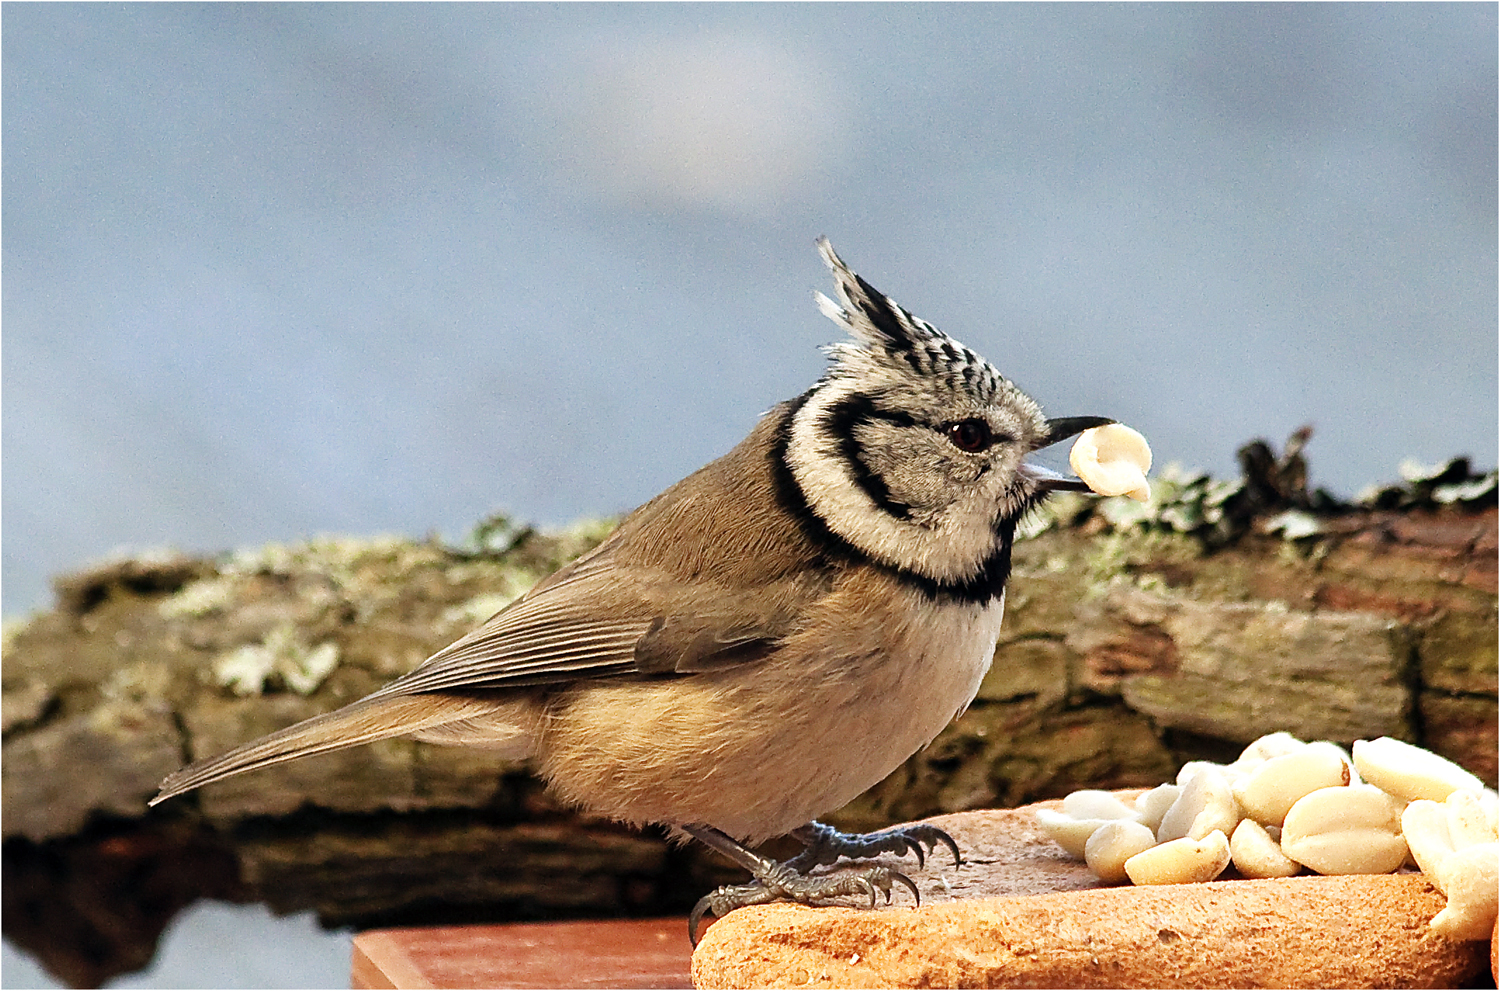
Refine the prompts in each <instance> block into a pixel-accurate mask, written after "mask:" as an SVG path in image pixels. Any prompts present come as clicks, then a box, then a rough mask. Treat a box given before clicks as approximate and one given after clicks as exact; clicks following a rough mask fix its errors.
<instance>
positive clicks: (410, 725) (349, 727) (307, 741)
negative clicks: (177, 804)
mask: <svg viewBox="0 0 1500 991" xmlns="http://www.w3.org/2000/svg"><path fill="white" fill-rule="evenodd" d="M494 708H495V706H494V703H493V702H488V701H485V700H483V699H478V698H473V697H469V698H465V697H463V696H457V695H440V694H422V695H385V696H380V695H375V696H371V697H369V698H364V699H361V700H359V701H358V702H354V703H351V704H350V705H346V706H344V707H343V708H342V709H338V710H335V711H334V712H329V713H325V714H323V715H321V716H314V717H312V718H311V719H304V720H303V721H302V722H300V723H296V724H295V725H292V726H288V727H287V728H286V729H283V730H277V731H276V732H275V733H271V734H269V735H267V736H263V737H261V738H260V739H258V740H251V741H250V742H249V743H246V744H244V745H243V746H239V747H236V748H235V749H233V750H230V751H229V752H227V753H223V754H220V755H219V756H217V757H210V758H208V759H207V760H200V761H196V762H194V763H192V764H189V765H188V766H187V767H184V768H182V769H181V770H179V771H174V772H172V773H171V774H169V775H167V776H166V778H165V779H163V780H162V783H161V790H160V791H159V792H157V794H156V797H155V798H153V799H152V800H151V802H150V804H152V805H155V804H157V803H158V802H164V801H166V800H167V799H169V798H171V797H172V796H173V795H181V794H182V793H183V792H185V791H192V790H193V789H194V788H199V787H201V786H203V785H206V784H209V783H211V782H214V781H218V780H220V779H222V778H227V777H230V776H231V775H235V774H240V773H241V772H244V771H253V770H255V769H257V768H261V767H270V766H271V765H272V764H280V763H282V762H283V761H289V760H296V759H297V758H299V757H310V756H312V755H313V754H326V753H330V752H332V751H334V750H343V749H344V748H345V747H355V746H358V745H360V744H362V743H373V742H374V741H376V740H386V739H390V738H391V737H395V736H409V735H415V734H420V733H421V732H422V731H423V730H426V729H429V728H431V727H435V726H440V725H442V724H445V723H452V722H456V721H461V720H470V719H475V718H482V717H484V716H486V715H490V714H492V713H493V711H494Z"/></svg>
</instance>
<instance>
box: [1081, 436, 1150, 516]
mask: <svg viewBox="0 0 1500 991" xmlns="http://www.w3.org/2000/svg"><path fill="white" fill-rule="evenodd" d="M1068 464H1070V465H1072V466H1073V471H1074V472H1076V473H1077V474H1078V477H1079V478H1081V479H1083V481H1084V484H1085V485H1087V486H1088V487H1089V488H1091V489H1093V490H1094V491H1095V492H1097V493H1099V494H1100V495H1104V496H1119V495H1123V496H1130V498H1132V499H1139V500H1140V501H1141V502H1145V501H1146V500H1148V499H1150V498H1151V487H1150V486H1149V485H1147V484H1146V472H1148V471H1150V470H1151V446H1150V445H1149V444H1147V443H1146V438H1144V437H1142V436H1141V435H1140V433H1138V432H1137V431H1135V430H1132V429H1130V428H1129V427H1127V426H1125V425H1124V424H1123V423H1111V424H1109V425H1108V426H1103V427H1094V428H1092V429H1089V430H1085V431H1084V432H1083V433H1081V434H1079V435H1078V440H1077V441H1075V442H1074V444H1073V450H1072V451H1071V452H1070V453H1069V454H1068Z"/></svg>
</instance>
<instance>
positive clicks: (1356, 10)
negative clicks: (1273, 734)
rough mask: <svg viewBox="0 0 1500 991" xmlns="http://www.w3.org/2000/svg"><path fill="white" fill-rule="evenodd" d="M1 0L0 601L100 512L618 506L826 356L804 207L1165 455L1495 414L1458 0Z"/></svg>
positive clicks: (1396, 456)
mask: <svg viewBox="0 0 1500 991" xmlns="http://www.w3.org/2000/svg"><path fill="white" fill-rule="evenodd" d="M0 19H3V37H0V42H3V59H0V69H3V86H4V90H3V137H4V141H3V170H4V189H3V194H4V195H3V225H4V227H3V233H4V239H3V266H4V268H3V276H4V292H3V307H0V309H3V312H0V317H3V323H4V336H3V344H4V349H3V445H4V472H3V503H4V505H3V509H4V512H3V541H0V543H3V578H4V581H3V597H4V612H5V615H6V616H16V615H19V614H23V613H24V612H26V611H28V610H31V609H35V608H43V607H46V606H47V605H49V604H50V592H49V590H48V585H47V582H48V579H49V577H50V576H52V575H55V574H57V573H58V572H61V571H65V570H68V569H73V568H77V567H78V566H80V565H82V564H84V563H86V562H89V561H92V560H96V559H98V558H100V557H102V556H104V555H106V554H109V553H111V552H113V551H115V550H117V549H120V548H134V549H140V548H146V547H156V546H164V545H170V546H175V547H178V548H181V549H183V550H187V551H201V552H216V551H221V550H224V549H228V548H231V547H235V546H242V545H247V544H255V543H259V542H264V541H268V540H291V539H297V538H301V537H305V536H310V535H313V534H318V533H354V534H373V533H377V532H395V533H404V534H413V535H421V534H425V533H429V532H433V531H436V532H439V533H442V534H444V535H447V536H449V537H453V538H458V537H460V536H462V535H463V534H464V533H466V532H467V530H468V529H469V528H470V527H471V526H472V524H473V523H474V522H475V521H477V520H478V519H479V518H481V517H483V516H484V515H486V514H488V513H490V512H492V511H495V510H504V511H506V512H509V513H512V514H513V515H515V516H517V517H519V518H523V519H526V520H531V521H536V522H540V523H543V524H554V525H555V524H563V523H566V522H568V521H570V520H572V519H574V518H576V517H578V516H581V515H601V514H608V513H615V512H619V511H622V510H626V509H629V508H631V507H633V506H635V505H637V504H639V503H641V502H643V501H644V500H646V499H647V498H649V497H650V496H652V495H653V494H655V493H656V492H658V491H660V490H661V489H663V488H665V487H666V486H667V485H669V484H670V483H672V482H673V481H675V480H677V479H678V478H680V477H681V476H683V475H685V474H687V473H688V472H690V471H692V470H693V469H695V468H697V467H698V466H699V465H701V464H703V463H704V462H706V461H708V460H710V459H711V458H713V457H715V456H716V455H718V454H721V453H723V452H724V451H726V450H727V449H729V448H730V447H731V446H732V445H733V444H734V443H735V442H736V441H738V440H739V439H740V438H741V437H742V436H743V435H744V434H745V433H746V432H747V431H748V430H749V429H750V427H751V425H752V424H753V423H754V420H755V418H756V417H757V415H759V414H760V413H761V412H763V411H764V410H766V409H767V408H769V407H770V406H772V405H773V404H774V403H776V402H777V401H779V400H781V399H784V398H787V397H789V396H792V395H795V394H797V393H799V392H801V391H802V390H803V389H805V388H806V387H807V386H808V385H809V384H811V382H812V381H813V380H814V379H815V378H816V377H817V375H818V374H819V373H820V371H821V369H822V367H823V359H822V357H821V355H820V354H819V352H818V350H817V348H818V346H820V345H822V344H825V343H827V342H829V341H831V340H834V339H835V338H836V336H837V330H836V328H835V327H834V326H833V324H831V323H829V322H828V321H827V320H826V319H824V318H823V317H821V316H820V315H819V314H818V312H817V310H816V308H815V307H814V305H813V301H812V298H813V292H814V291H815V290H819V289H826V288H827V287H828V284H829V282H828V278H827V275H826V273H825V272H824V270H823V268H822V266H821V263H820V262H819V260H818V257H817V254H816V252H815V250H814V247H813V240H814V238H815V237H816V236H817V235H819V234H826V235H828V236H829V237H830V238H831V239H832V240H833V243H834V244H835V246H836V247H837V248H838V250H839V251H840V253H841V254H842V255H843V256H844V258H845V259H846V260H847V261H848V262H849V263H850V264H851V265H852V266H853V267H854V268H855V270H856V271H858V272H860V273H861V274H862V275H864V276H865V277H866V278H868V279H869V280H870V281H871V282H872V283H873V284H874V285H876V286H877V287H879V288H881V289H882V290H884V291H886V292H888V293H890V294H891V295H892V296H893V297H895V298H896V299H897V300H899V301H900V302H901V303H902V304H904V305H906V306H907V307H908V308H910V309H912V310H913V311H914V312H916V313H917V314H918V315H919V316H922V317H924V318H926V319H928V320H930V321H932V322H934V323H936V324H937V325H938V326H939V327H941V328H943V329H944V330H946V331H948V332H949V333H951V334H952V335H954V336H955V337H957V338H959V339H960V340H963V341H964V342H965V343H967V344H969V345H970V346H972V347H974V348H975V349H976V350H978V351H980V352H981V353H982V354H984V355H986V356H987V357H989V358H990V359H991V360H992V361H993V362H994V363H995V364H996V365H997V366H998V367H999V368H1000V369H1001V371H1002V372H1003V373H1005V374H1006V375H1008V376H1009V377H1010V378H1012V379H1013V380H1014V381H1015V382H1017V383H1018V384H1019V385H1020V386H1021V387H1022V388H1024V389H1026V390H1027V391H1028V392H1030V393H1031V394H1032V395H1033V396H1034V397H1036V398H1037V399H1038V400H1039V401H1040V402H1041V403H1042V405H1043V407H1044V408H1045V409H1046V410H1047V411H1048V412H1049V413H1051V414H1052V415H1064V414H1101V415H1108V416H1112V417H1115V418H1118V419H1120V420H1122V421H1124V422H1127V423H1129V424H1131V425H1133V426H1135V427H1136V428H1138V429H1140V430H1141V431H1142V432H1143V433H1145V435H1146V436H1147V437H1148V438H1150V440H1151V442H1152V446H1153V448H1154V450H1155V454H1156V460H1157V464H1158V465H1161V464H1165V463H1167V462H1170V461H1177V462H1180V463H1182V464H1184V465H1188V466H1194V467H1201V468H1205V469H1209V470H1211V471H1213V472H1215V473H1217V474H1224V475H1230V474H1233V473H1234V470H1235V468H1234V460H1233V455H1234V451H1235V449H1236V448H1237V447H1238V446H1239V445H1240V444H1242V443H1243V442H1245V441H1246V440H1249V439H1251V438H1253V437H1256V436H1265V437H1269V438H1271V439H1273V440H1274V441H1275V442H1276V443H1277V444H1278V445H1279V444H1280V441H1281V440H1282V438H1284V437H1285V436H1286V434H1287V433H1289V432H1290V431H1291V430H1292V429H1294V428H1296V427H1297V426H1299V425H1301V424H1303V423H1307V422H1311V423H1313V424H1314V425H1315V427H1316V430H1317V432H1316V434H1315V436H1314V439H1313V441H1312V444H1311V446H1310V448H1309V452H1308V454H1309V459H1310V462H1311V468H1312V476H1313V479H1312V480H1313V483H1314V484H1316V485H1323V486H1326V487H1328V488H1330V489H1332V490H1333V491H1335V492H1336V493H1338V494H1341V495H1344V496H1352V495H1354V494H1355V493H1356V492H1358V490H1359V489H1361V488H1362V487H1364V486H1365V485H1367V484H1369V483H1372V482H1377V481H1388V480H1394V479H1395V478H1396V477H1397V466H1398V465H1399V463H1400V462H1401V461H1402V460H1403V459H1404V458H1408V457H1410V458H1416V459H1418V460H1422V461H1429V462H1430V461H1438V460H1441V459H1444V458H1446V457H1449V456H1451V455H1454V454H1460V453H1468V454H1472V455H1474V457H1475V461H1476V463H1477V465H1479V466H1481V467H1489V466H1492V465H1494V464H1495V461H1496V447H1497V436H1496V423H1497V415H1496V410H1497V403H1500V398H1497V329H1496V328H1497V312H1496V296H1497V294H1496V271H1497V254H1496V185H1497V184H1496V174H1497V165H1496V78H1497V72H1496V50H1497V36H1496V7H1495V6H1494V5H1493V4H1466V5H1445V4H1420V5H1404V4H1403V5H1361V4H1340V5H1333V6H1322V5H1311V4H1308V5H1300V4H1299V5H1291V6H1261V5H1253V4H1233V5H1195V4H1174V5H1167V6H1150V5H1131V6H1091V5H1063V6H1029V5H1010V4H1000V5H975V6H970V5H962V6H947V5H932V6H928V5H923V6H907V5H901V4H888V5H873V6H846V5H842V4H820V5H815V6H801V5H751V6H741V5H735V4H725V5H712V6H696V5H667V6H658V5H630V6H593V5H587V4H576V5H573V4H570V5H563V6H530V5H497V6H488V5H454V6H435V7H434V6H420V5H403V4H396V5H378V6H364V5H318V6H270V5H266V6H230V5H215V6H204V7H200V6H185V5H175V4H174V5H141V6H134V5H126V6H93V5H90V6H73V5H68V4H42V5H30V4H16V3H9V4H6V5H5V6H4V8H3V12H0ZM268 924H269V923H268ZM221 928H223V929H224V931H226V932H230V933H245V934H247V935H246V937H245V938H247V939H250V938H257V937H255V936H254V933H256V932H257V931H258V930H256V929H255V926H254V925H253V924H251V923H250V922H243V923H239V924H236V925H233V926H228V927H221ZM298 931H299V932H300V930H298ZM184 938H186V937H184ZM226 938H227V937H226ZM259 938H264V937H259ZM277 938H281V937H277ZM287 938H290V937H287ZM299 938H300V937H299ZM306 938H307V940H308V941H309V945H313V944H316V945H318V946H327V947H335V946H336V947H337V952H338V953H341V954H344V956H343V958H342V959H343V962H342V963H340V964H338V966H339V967H347V940H343V939H342V938H341V937H333V936H330V937H319V936H318V935H317V934H313V933H311V930H310V928H309V929H308V934H307V935H306ZM216 952H217V951H216ZM329 952H333V951H332V950H330V951H329ZM314 955H315V954H314V951H313V950H312V949H308V950H307V951H306V952H305V953H299V954H292V955H291V956H296V957H300V958H309V959H310V958H311V957H312V956H314ZM327 959H329V960H331V959H332V958H331V957H330V958H327ZM292 965H293V963H292V961H288V966H292ZM323 966H325V967H330V966H333V964H331V963H327V962H326V961H325V962H324V964H323ZM5 967H6V972H5V978H4V979H5V983H6V984H7V985H8V986H12V987H14V986H20V985H19V984H16V983H14V982H13V980H12V978H13V977H14V976H15V975H18V974H24V973H29V972H26V971H24V961H23V962H17V958H16V957H15V956H14V955H13V954H12V953H11V952H10V951H9V950H8V949H7V955H6V957H5ZM18 968H20V969H18ZM327 972H328V971H327V970H324V971H316V970H314V971H313V972H311V973H312V974H313V975H316V974H326V973H327ZM16 979H17V980H19V979H20V978H16ZM160 979H161V980H172V979H174V978H169V977H162V978H160ZM176 979H180V980H183V981H184V982H187V983H191V982H192V979H191V978H187V977H184V978H176ZM28 980H35V978H32V977H28ZM266 980H268V981H269V982H270V983H276V982H277V981H278V980H279V981H280V982H281V983H287V984H295V983H299V982H305V983H326V982H327V981H326V978H324V979H321V980H320V979H318V978H317V977H315V976H306V977H303V978H301V980H300V981H299V978H298V976H297V973H296V972H293V971H288V972H287V973H285V974H283V975H281V977H280V978H278V979H270V978H267V979H266ZM201 982H204V983H210V984H220V985H224V986H228V985H227V984H226V982H225V981H224V980H223V979H222V978H204V979H202V980H201Z"/></svg>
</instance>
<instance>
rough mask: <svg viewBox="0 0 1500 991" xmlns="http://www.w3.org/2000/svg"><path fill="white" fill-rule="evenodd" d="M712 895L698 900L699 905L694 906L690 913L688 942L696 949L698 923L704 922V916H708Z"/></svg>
mask: <svg viewBox="0 0 1500 991" xmlns="http://www.w3.org/2000/svg"><path fill="white" fill-rule="evenodd" d="M712 898H713V895H712V894H708V895H704V896H703V897H702V898H700V899H698V904H696V905H694V906H693V910H692V912H690V913H688V942H689V943H691V944H693V947H694V948H695V949H696V948H697V946H698V923H700V922H702V921H703V916H704V915H706V914H708V906H709V903H710V899H712Z"/></svg>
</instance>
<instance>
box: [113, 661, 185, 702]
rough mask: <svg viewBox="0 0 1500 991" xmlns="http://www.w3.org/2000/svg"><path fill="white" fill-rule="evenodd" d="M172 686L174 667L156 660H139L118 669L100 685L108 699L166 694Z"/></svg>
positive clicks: (138, 697)
mask: <svg viewBox="0 0 1500 991" xmlns="http://www.w3.org/2000/svg"><path fill="white" fill-rule="evenodd" d="M171 686H172V669H171V668H170V667H169V666H167V665H166V664H162V663H160V662H156V661H139V662H137V663H135V664H129V665H126V666H125V667H122V668H119V669H117V670H116V671H115V672H114V673H113V674H111V675H110V676H109V679H108V680H106V681H105V682H104V683H103V684H102V685H100V686H99V691H100V694H102V695H103V696H104V697H105V698H108V699H125V700H131V701H140V700H142V699H159V698H163V697H165V696H166V694H167V692H168V690H169V689H170V688H171Z"/></svg>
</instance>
